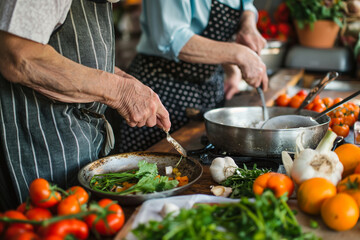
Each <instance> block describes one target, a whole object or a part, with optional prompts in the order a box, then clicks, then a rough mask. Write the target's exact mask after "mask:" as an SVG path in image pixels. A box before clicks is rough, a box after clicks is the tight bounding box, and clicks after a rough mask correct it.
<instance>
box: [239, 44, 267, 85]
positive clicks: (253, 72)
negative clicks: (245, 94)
mask: <svg viewBox="0 0 360 240" xmlns="http://www.w3.org/2000/svg"><path fill="white" fill-rule="evenodd" d="M239 47H240V48H241V52H240V53H239V54H238V61H237V62H238V63H237V65H238V66H239V68H240V70H241V74H242V78H243V79H244V80H245V81H246V82H247V83H248V84H249V85H250V86H252V87H255V88H257V87H260V85H261V84H262V88H263V90H264V91H266V90H267V89H268V82H269V79H268V76H267V73H266V66H265V64H264V62H263V61H262V60H261V58H260V57H259V56H258V55H257V54H256V53H255V52H254V51H252V50H251V49H250V48H248V47H245V46H241V45H239Z"/></svg>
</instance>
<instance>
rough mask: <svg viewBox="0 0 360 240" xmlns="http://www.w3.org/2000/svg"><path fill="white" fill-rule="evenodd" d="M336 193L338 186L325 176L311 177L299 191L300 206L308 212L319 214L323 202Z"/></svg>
mask: <svg viewBox="0 0 360 240" xmlns="http://www.w3.org/2000/svg"><path fill="white" fill-rule="evenodd" d="M335 195H336V187H335V185H334V184H332V183H331V182H330V181H329V180H327V179H325V178H310V179H308V180H306V181H304V182H303V183H301V185H300V187H299V189H298V191H297V202H298V206H299V208H300V209H301V210H302V211H303V212H305V213H308V214H313V215H316V214H319V213H320V209H321V205H322V203H323V202H324V201H325V200H326V199H328V198H330V197H333V196H335Z"/></svg>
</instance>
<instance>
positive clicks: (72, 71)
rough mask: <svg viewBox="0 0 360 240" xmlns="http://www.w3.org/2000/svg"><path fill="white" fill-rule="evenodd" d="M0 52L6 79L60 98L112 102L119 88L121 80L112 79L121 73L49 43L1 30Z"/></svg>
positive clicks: (0, 69)
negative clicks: (84, 62) (84, 61)
mask: <svg viewBox="0 0 360 240" xmlns="http://www.w3.org/2000/svg"><path fill="white" fill-rule="evenodd" d="M0 55H1V56H2V58H1V59H0V72H1V74H2V75H3V76H4V77H5V78H6V79H7V80H9V81H10V82H13V83H19V84H22V85H24V86H27V87H29V88H32V89H34V90H36V91H38V92H39V93H41V94H43V95H45V96H47V97H49V98H51V99H54V100H57V101H61V102H69V103H80V102H93V101H98V102H102V103H105V104H109V103H110V104H111V102H112V99H114V97H113V96H115V95H116V94H117V93H116V91H119V90H118V89H116V88H115V89H114V86H118V85H119V84H111V83H112V82H113V81H120V80H121V77H118V76H115V75H113V74H110V73H106V72H104V71H100V70H96V69H92V68H89V67H86V66H83V65H81V64H78V63H75V62H73V61H71V60H69V59H67V58H65V57H63V56H62V55H60V54H59V53H57V52H56V51H55V50H54V49H53V48H52V47H51V46H49V45H43V44H39V43H36V42H33V41H30V40H26V39H23V38H19V37H16V36H14V35H10V34H8V33H5V32H0ZM110 84H111V85H110ZM110 86H111V87H110Z"/></svg>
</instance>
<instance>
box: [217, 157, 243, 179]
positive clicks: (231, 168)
mask: <svg viewBox="0 0 360 240" xmlns="http://www.w3.org/2000/svg"><path fill="white" fill-rule="evenodd" d="M237 168H239V167H238V166H237V165H236V163H235V161H234V160H233V159H232V158H231V157H224V158H221V157H217V158H215V159H214V160H213V161H212V163H211V165H210V173H211V176H212V178H213V179H214V181H215V182H217V183H221V182H222V181H224V180H225V179H226V178H228V177H230V176H232V175H234V172H235V170H236V169H237Z"/></svg>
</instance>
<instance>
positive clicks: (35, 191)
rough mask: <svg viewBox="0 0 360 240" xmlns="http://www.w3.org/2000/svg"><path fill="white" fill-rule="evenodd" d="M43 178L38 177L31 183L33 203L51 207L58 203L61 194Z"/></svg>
mask: <svg viewBox="0 0 360 240" xmlns="http://www.w3.org/2000/svg"><path fill="white" fill-rule="evenodd" d="M55 189H57V188H56V187H54V186H52V185H50V184H49V182H48V181H47V180H45V179H43V178H37V179H35V180H34V181H32V183H31V184H30V190H29V191H30V192H29V193H30V199H31V202H32V204H34V205H36V206H38V207H43V208H49V207H52V206H54V205H56V204H57V203H58V202H59V201H60V200H61V195H60V193H59V192H57V191H56V190H55Z"/></svg>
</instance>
